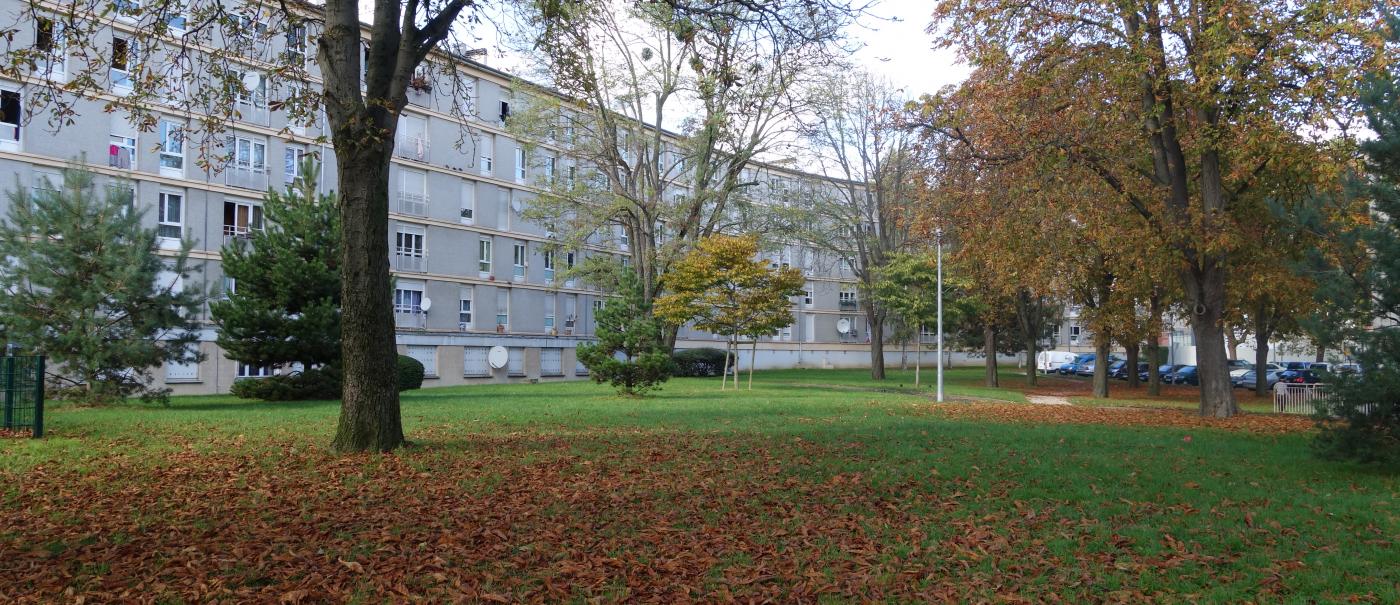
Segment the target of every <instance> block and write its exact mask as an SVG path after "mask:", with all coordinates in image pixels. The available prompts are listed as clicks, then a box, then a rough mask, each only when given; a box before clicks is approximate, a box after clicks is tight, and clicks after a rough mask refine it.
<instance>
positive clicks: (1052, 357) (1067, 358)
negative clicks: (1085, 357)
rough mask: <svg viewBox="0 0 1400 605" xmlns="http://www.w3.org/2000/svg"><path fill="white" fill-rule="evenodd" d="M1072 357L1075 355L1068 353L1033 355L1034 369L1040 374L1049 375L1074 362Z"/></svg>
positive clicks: (1046, 352)
mask: <svg viewBox="0 0 1400 605" xmlns="http://www.w3.org/2000/svg"><path fill="white" fill-rule="evenodd" d="M1074 357H1075V354H1074V353H1070V352H1069V351H1041V352H1039V353H1036V354H1035V369H1036V371H1037V372H1040V373H1042V374H1049V373H1050V372H1054V371H1055V370H1058V369H1060V366H1062V365H1065V364H1067V363H1069V362H1071V361H1074Z"/></svg>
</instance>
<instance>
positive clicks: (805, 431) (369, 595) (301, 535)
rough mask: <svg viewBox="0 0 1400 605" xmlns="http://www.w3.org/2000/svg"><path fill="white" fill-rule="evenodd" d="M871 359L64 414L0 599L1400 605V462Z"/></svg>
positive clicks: (8, 470)
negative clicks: (378, 396)
mask: <svg viewBox="0 0 1400 605" xmlns="http://www.w3.org/2000/svg"><path fill="white" fill-rule="evenodd" d="M862 375H863V374H862V373H860V372H856V371H824V370H793V371H781V372H765V373H760V374H758V375H757V377H756V379H755V385H754V390H753V391H740V392H737V393H735V392H724V393H721V392H719V391H717V390H715V388H716V386H717V383H716V382H715V381H713V380H707V381H700V380H691V379H680V380H674V381H672V382H671V383H669V384H668V385H667V386H666V387H665V388H664V389H663V390H661V391H659V392H658V393H656V394H655V395H654V396H651V397H648V398H646V399H642V400H631V399H624V398H618V397H615V396H614V395H613V394H612V392H611V390H609V389H607V388H606V387H602V386H597V385H592V384H583V383H547V384H537V385H525V384H521V385H489V386H471V387H454V388H443V389H429V390H422V391H415V392H411V393H408V394H406V395H405V397H404V401H403V414H404V421H405V424H406V430H407V431H408V433H409V437H410V439H412V440H413V441H414V446H413V447H411V448H409V449H407V450H404V451H401V452H397V453H394V454H388V455H357V456H335V455H332V454H330V453H328V452H326V451H325V448H324V446H325V444H326V443H328V442H329V440H330V436H331V434H332V432H333V429H334V423H335V418H336V414H337V411H338V406H337V404H336V403H334V402H309V403H287V404H273V403H257V402H245V401H239V400H235V399H231V398H226V397H194V398H180V399H177V400H176V401H175V402H174V404H173V405H172V406H171V407H168V408H154V407H141V406H130V407H118V408H107V409H63V408H59V409H55V410H53V411H52V412H51V413H50V414H49V424H48V426H49V431H50V434H51V436H50V437H48V438H46V439H44V440H42V441H37V442H36V441H32V440H27V439H0V509H2V510H4V511H5V512H6V514H5V520H4V523H0V577H3V578H5V579H4V581H3V582H0V601H6V602H25V601H34V602H51V601H59V600H62V601H71V600H74V599H75V598H76V597H78V596H84V597H86V599H87V600H88V601H91V602H112V601H127V600H146V601H154V602H165V603H180V602H186V603H194V602H207V601H212V600H219V599H221V600H225V601H239V602H246V601H271V602H277V601H281V602H292V603H295V602H342V601H353V602H367V603H378V602H383V601H407V600H412V599H414V598H417V599H420V600H425V601H428V602H444V601H447V602H451V601H466V602H480V601H488V602H489V601H496V602H516V601H565V602H588V601H592V600H598V601H621V600H642V601H660V602H684V601H717V600H726V599H740V600H762V599H768V600H775V601H781V602H789V601H814V602H855V601H870V600H874V601H887V602H909V601H993V600H1022V601H1048V600H1056V599H1058V600H1066V601H1071V602H1085V601H1115V602H1123V601H1129V602H1142V601H1172V602H1179V601H1193V602H1198V601H1205V602H1242V601H1255V602H1259V601H1263V602H1337V601H1345V600H1348V599H1352V598H1355V599H1358V600H1361V601H1371V602H1379V603H1394V602H1397V601H1400V588H1397V586H1400V544H1397V536H1400V510H1398V509H1400V479H1398V478H1397V477H1395V476H1389V475H1383V474H1379V473H1376V472H1374V471H1371V470H1368V469H1365V468H1359V467H1354V466H1348V465H1338V464H1332V463H1325V462H1321V461H1318V460H1316V459H1314V458H1313V457H1312V456H1311V455H1310V454H1309V452H1308V445H1307V444H1308V440H1309V439H1310V434H1309V431H1308V423H1307V422H1306V421H1303V420H1299V419H1293V418H1275V417H1264V416H1257V415H1256V416H1246V417H1243V418H1240V419H1236V420H1231V421H1208V420H1202V419H1199V418H1196V417H1194V416H1192V415H1190V414H1188V413H1185V412H1182V411H1177V410H1171V409H1154V410H1133V409H1107V408H1101V407H1081V406H1035V405H1028V404H1022V403H1015V402H1016V401H1018V400H1019V399H1020V398H1021V393H1020V392H1019V391H1018V390H1017V389H1014V388H1008V389H995V390H983V389H981V388H980V387H976V386H975V385H976V384H977V382H978V378H979V377H980V371H977V370H958V371H954V372H951V373H950V375H949V377H948V378H949V380H948V383H949V384H948V390H949V393H950V395H953V396H955V397H959V398H987V399H990V398H999V399H1002V400H1003V401H1001V402H996V403H950V404H945V405H941V406H940V405H936V404H934V403H932V401H931V398H930V397H931V395H930V393H929V392H916V391H914V390H913V389H912V373H909V374H908V376H909V378H907V379H905V378H904V376H905V375H904V374H899V375H896V376H894V377H893V378H892V380H891V381H887V382H892V383H893V384H881V385H873V384H872V383H871V382H870V381H868V380H866V379H864V378H862V377H861V376H862ZM928 378H930V379H931V378H932V373H931V372H930V373H929V375H928ZM902 380H908V382H905V383H904V386H903V387H900V386H899V384H900V382H901V381H902ZM925 391H927V389H925Z"/></svg>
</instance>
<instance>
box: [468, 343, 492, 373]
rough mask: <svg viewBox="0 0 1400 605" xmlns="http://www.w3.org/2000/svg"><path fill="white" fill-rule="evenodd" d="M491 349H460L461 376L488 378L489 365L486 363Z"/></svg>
mask: <svg viewBox="0 0 1400 605" xmlns="http://www.w3.org/2000/svg"><path fill="white" fill-rule="evenodd" d="M490 352H491V347H462V375H463V376H490V375H491V364H490V362H488V361H487V356H488V355H490Z"/></svg>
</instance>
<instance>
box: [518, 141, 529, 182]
mask: <svg viewBox="0 0 1400 605" xmlns="http://www.w3.org/2000/svg"><path fill="white" fill-rule="evenodd" d="M527 174H528V172H527V171H526V166H525V148H524V147H516V148H515V182H517V183H521V184H524V183H525V178H526V176H527Z"/></svg>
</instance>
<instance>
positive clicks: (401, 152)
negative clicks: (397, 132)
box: [394, 136, 429, 162]
mask: <svg viewBox="0 0 1400 605" xmlns="http://www.w3.org/2000/svg"><path fill="white" fill-rule="evenodd" d="M428 149H429V145H428V139H427V138H426V137H409V136H406V137H401V138H399V140H398V141H397V142H395V143H394V155H396V156H399V157H401V158H408V159H410V160H417V161H419V162H426V161H428Z"/></svg>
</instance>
